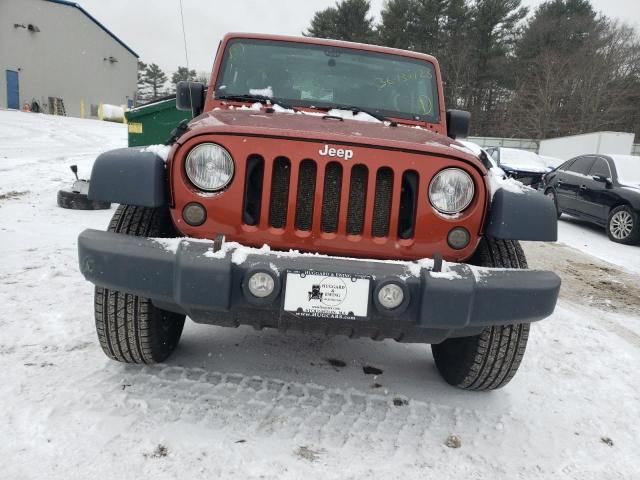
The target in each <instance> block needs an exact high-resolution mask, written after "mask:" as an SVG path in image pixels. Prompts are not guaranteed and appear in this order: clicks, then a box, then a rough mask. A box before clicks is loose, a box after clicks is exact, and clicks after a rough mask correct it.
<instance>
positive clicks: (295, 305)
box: [283, 270, 371, 320]
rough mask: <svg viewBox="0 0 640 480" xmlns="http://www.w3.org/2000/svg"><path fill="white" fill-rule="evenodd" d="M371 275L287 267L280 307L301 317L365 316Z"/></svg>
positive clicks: (367, 309)
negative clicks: (282, 301) (288, 268)
mask: <svg viewBox="0 0 640 480" xmlns="http://www.w3.org/2000/svg"><path fill="white" fill-rule="evenodd" d="M370 289H371V276H369V275H358V274H352V273H335V272H319V271H316V270H287V281H286V289H285V294H284V306H283V310H284V311H285V312H286V313H289V314H293V315H296V316H299V317H305V318H327V319H338V320H362V319H366V318H367V314H368V311H369V297H370V295H371V294H370Z"/></svg>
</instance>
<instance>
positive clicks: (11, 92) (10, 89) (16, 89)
mask: <svg viewBox="0 0 640 480" xmlns="http://www.w3.org/2000/svg"><path fill="white" fill-rule="evenodd" d="M7 108H15V109H16V110H19V109H20V84H19V82H18V72H14V71H13V70H7Z"/></svg>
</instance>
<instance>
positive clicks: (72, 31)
mask: <svg viewBox="0 0 640 480" xmlns="http://www.w3.org/2000/svg"><path fill="white" fill-rule="evenodd" d="M137 71H138V55H137V54H136V52H134V51H133V50H132V49H131V48H129V47H128V46H127V45H126V44H125V43H124V42H123V41H122V40H120V39H119V38H118V37H116V36H115V35H114V34H113V33H111V32H110V31H109V30H108V29H107V28H106V27H105V26H104V25H103V24H101V23H100V22H99V21H98V20H97V19H95V18H94V17H93V16H91V14H89V12H87V11H86V10H85V9H83V8H82V7H81V6H80V5H79V4H77V3H74V2H68V1H64V0H1V1H0V108H15V109H20V108H23V106H24V105H25V104H29V105H30V106H31V105H32V104H33V105H34V106H36V107H37V108H39V109H40V111H41V112H44V113H52V114H60V115H70V116H74V117H95V116H98V108H99V105H100V104H103V103H107V104H113V105H129V104H131V102H132V101H133V98H134V96H135V93H136V87H137Z"/></svg>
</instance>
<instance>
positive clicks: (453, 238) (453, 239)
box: [447, 227, 471, 250]
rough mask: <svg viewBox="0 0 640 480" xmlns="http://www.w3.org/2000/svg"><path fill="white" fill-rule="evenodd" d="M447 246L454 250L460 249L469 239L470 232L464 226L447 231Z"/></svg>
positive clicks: (467, 243)
mask: <svg viewBox="0 0 640 480" xmlns="http://www.w3.org/2000/svg"><path fill="white" fill-rule="evenodd" d="M447 241H448V242H449V246H450V247H451V248H453V249H455V250H462V249H463V248H465V247H466V246H467V245H469V242H470V241H471V234H470V233H469V231H468V230H467V229H466V228H462V227H456V228H454V229H453V230H451V231H450V232H449V236H448V237H447Z"/></svg>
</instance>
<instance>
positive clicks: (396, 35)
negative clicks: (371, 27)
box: [378, 0, 416, 50]
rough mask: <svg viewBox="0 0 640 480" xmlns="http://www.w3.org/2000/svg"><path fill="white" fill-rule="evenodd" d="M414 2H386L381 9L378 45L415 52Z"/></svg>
mask: <svg viewBox="0 0 640 480" xmlns="http://www.w3.org/2000/svg"><path fill="white" fill-rule="evenodd" d="M415 10H416V3H415V0H388V1H387V2H385V4H384V6H383V7H382V13H381V17H382V23H381V24H380V26H379V28H378V35H379V38H380V43H381V44H382V45H384V46H386V47H394V48H402V49H405V50H415V48H416V45H415V39H414V37H413V33H414V22H415Z"/></svg>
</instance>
